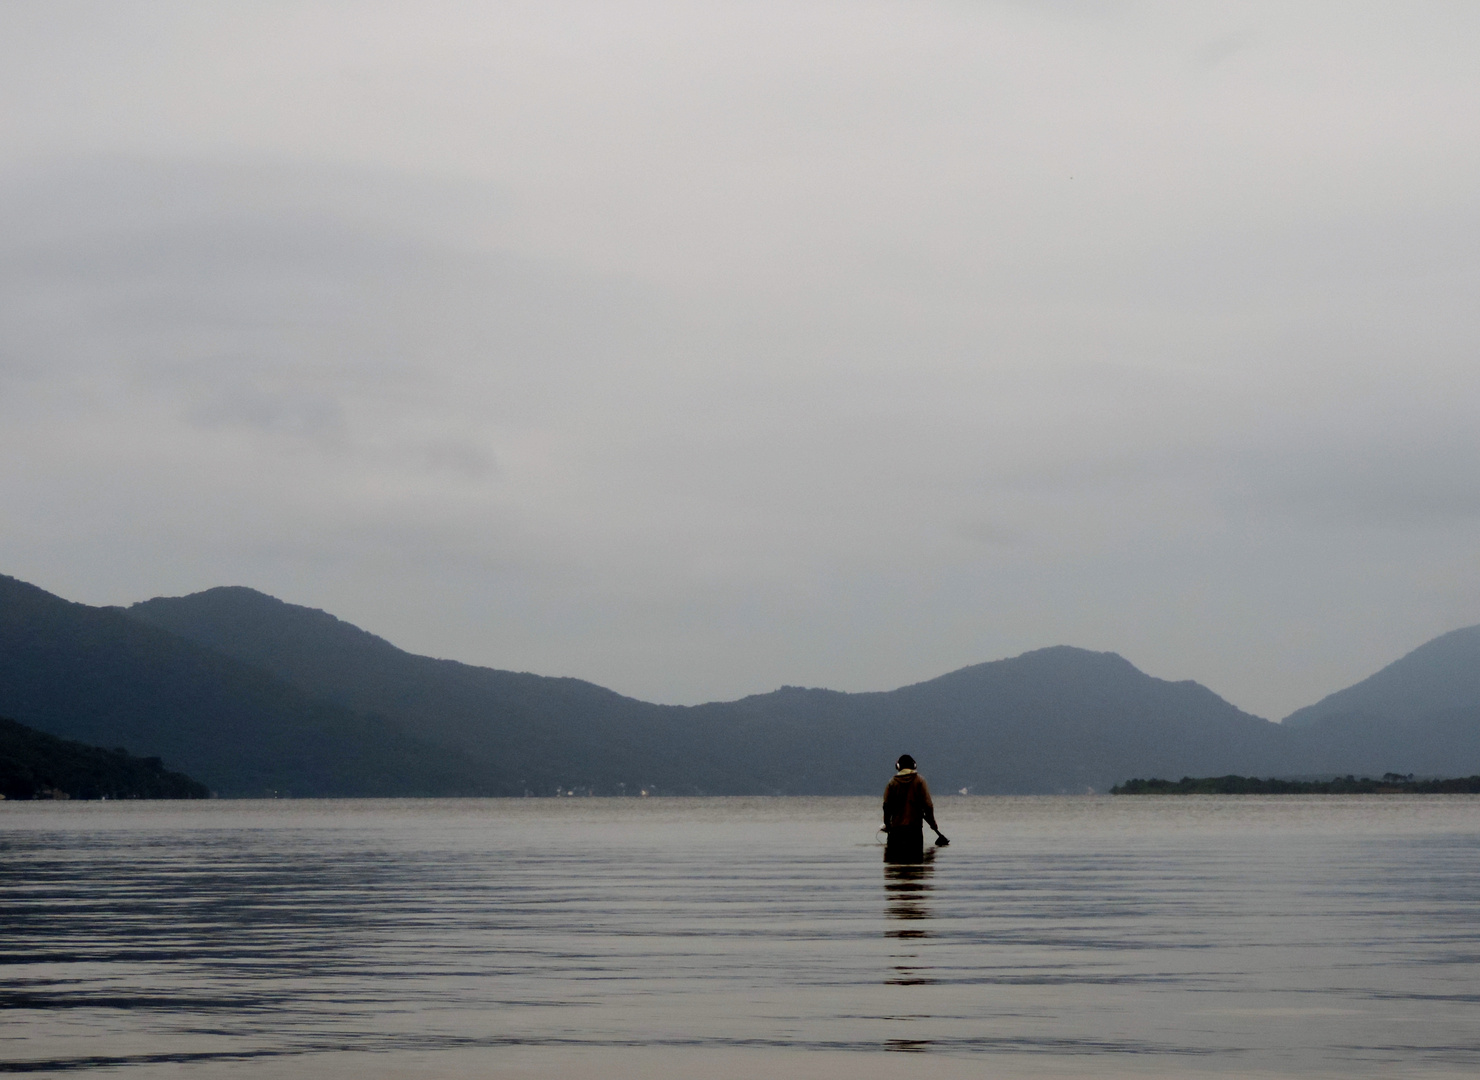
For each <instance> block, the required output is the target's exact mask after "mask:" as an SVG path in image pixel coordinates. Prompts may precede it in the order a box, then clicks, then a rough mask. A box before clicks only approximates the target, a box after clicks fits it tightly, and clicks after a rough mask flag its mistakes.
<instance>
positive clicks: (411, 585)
mask: <svg viewBox="0 0 1480 1080" xmlns="http://www.w3.org/2000/svg"><path fill="white" fill-rule="evenodd" d="M0 31H3V32H0V60H3V64H0V87H3V89H4V97H3V100H4V101H5V102H6V104H5V106H4V107H3V109H0V134H3V138H0V192H3V195H4V197H3V199H0V227H3V229H4V234H5V236H6V237H7V240H8V242H7V243H6V244H5V245H4V247H3V248H0V282H3V288H0V328H3V331H4V334H3V337H0V448H3V464H0V500H3V502H4V505H5V506H6V518H5V528H4V529H3V530H0V573H5V574H10V575H14V576H16V577H18V578H20V579H22V580H24V581H28V582H31V583H34V584H36V585H38V586H40V587H42V588H45V589H47V590H49V591H51V592H54V593H57V594H58V595H61V596H63V597H65V598H67V599H69V600H76V601H81V602H84V603H90V604H128V603H133V602H135V601H139V600H145V599H148V598H150V597H154V596H161V595H180V594H184V593H189V592H195V591H199V590H201V589H205V588H210V587H213V586H217V585H231V584H240V585H248V586H250V587H253V588H256V589H260V590H261V591H263V592H267V593H270V594H272V595H274V596H277V597H279V598H280V599H283V600H286V601H288V602H290V603H296V604H304V605H307V606H311V607H317V608H322V609H324V610H327V611H329V612H331V613H333V614H335V615H337V616H338V617H340V618H342V619H345V620H347V621H349V622H352V623H354V624H356V625H358V626H360V627H362V628H364V629H366V630H369V631H371V632H372V633H375V634H378V635H380V636H382V637H385V638H387V639H388V640H390V641H392V642H393V643H394V644H396V645H397V646H399V647H401V648H404V649H407V650H409V651H412V652H417V653H423V654H430V655H437V656H444V657H449V658H453V659H457V660H462V661H465V662H468V663H474V664H480V665H486V666H491V667H498V668H505V669H515V670H529V671H534V672H538V673H540V674H547V675H571V676H576V677H579V678H583V679H588V680H590V681H592V682H596V683H599V684H601V685H604V686H607V687H610V688H612V689H614V690H617V691H619V692H621V693H624V694H629V695H632V696H634V697H639V698H643V699H645V700H649V701H659V702H669V703H693V702H698V701H705V700H721V699H732V698H737V697H741V696H744V695H745V694H749V693H758V692H766V691H769V690H772V689H775V688H776V687H778V686H780V685H783V684H791V685H806V686H826V687H829V688H831V689H836V690H849V691H857V690H886V689H892V688H894V687H897V686H901V685H906V684H909V683H913V682H918V681H921V680H924V679H929V678H933V677H935V676H937V675H940V674H942V673H945V672H947V671H950V670H953V669H956V668H960V667H963V666H966V665H969V664H975V663H980V662H983V661H986V660H993V659H999V658H1003V657H1008V656H1014V655H1018V654H1020V653H1022V652H1025V651H1028V650H1031V649H1035V648H1041V647H1046V646H1052V645H1060V644H1065V645H1073V646H1076V647H1080V648H1086V649H1094V650H1097V651H1113V652H1116V653H1119V654H1120V655H1122V656H1124V657H1126V658H1127V659H1128V660H1130V661H1131V662H1132V663H1134V664H1135V665H1136V666H1137V667H1139V668H1141V669H1142V670H1143V671H1146V672H1147V673H1148V674H1151V675H1154V676H1156V677H1158V678H1163V679H1171V680H1180V679H1194V680H1196V681H1198V682H1200V683H1203V684H1204V685H1206V686H1208V687H1210V688H1211V689H1213V690H1214V691H1215V692H1217V693H1218V694H1220V695H1221V696H1223V697H1224V698H1226V699H1227V700H1229V701H1230V702H1232V703H1233V704H1235V705H1237V706H1238V707H1240V708H1242V709H1245V710H1247V711H1249V712H1252V713H1255V714H1257V715H1261V716H1265V717H1268V718H1270V719H1279V718H1280V717H1282V716H1284V715H1286V714H1288V713H1289V712H1291V711H1292V710H1294V709H1296V708H1299V707H1301V706H1304V705H1308V704H1311V703H1312V702H1314V701H1316V700H1318V699H1319V698H1321V697H1323V696H1324V695H1326V694H1328V693H1330V692H1332V691H1335V690H1337V689H1340V688H1342V687H1345V686H1347V685H1349V684H1351V683H1353V682H1356V681H1358V680H1360V679H1362V678H1365V677H1366V676H1367V675H1370V674H1372V673H1373V672H1374V671H1376V670H1377V669H1378V668H1380V667H1382V666H1384V665H1386V664H1388V663H1390V662H1391V661H1393V660H1395V659H1397V658H1398V657H1400V656H1402V655H1403V654H1405V653H1407V652H1409V651H1410V650H1412V649H1413V648H1416V647H1417V646H1418V645H1420V644H1422V643H1424V642H1425V641H1428V640H1430V639H1432V638H1433V637H1436V636H1438V635H1439V634H1442V633H1445V632H1447V631H1449V630H1453V629H1456V628H1459V627H1464V626H1469V625H1474V624H1476V623H1480V560H1477V559H1476V558H1475V552H1476V550H1477V541H1480V444H1477V440H1476V439H1475V437H1474V432H1475V431H1476V430H1477V429H1480V364H1477V363H1476V362H1475V345H1476V342H1477V340H1480V334H1477V331H1480V306H1477V305H1476V303H1475V300H1474V297H1475V296H1476V295H1480V246H1477V244H1476V243H1475V237H1476V230H1477V226H1480V194H1477V192H1480V147H1477V144H1476V140H1475V138H1474V131H1475V130H1476V123H1477V120H1480V115H1477V114H1480V69H1477V68H1476V67H1475V65H1474V63H1473V56H1472V54H1473V45H1474V42H1475V41H1476V39H1477V32H1480V9H1476V8H1474V7H1473V6H1472V5H1464V4H1459V3H1434V4H1428V5H1423V6H1422V7H1418V8H1405V9H1401V10H1400V9H1396V8H1387V7H1353V6H1352V5H1349V4H1335V3H1312V4H1307V5H1301V6H1299V7H1297V8H1293V9H1291V8H1289V7H1287V6H1284V5H1277V4H1273V3H1254V4H1248V5H1240V6H1239V7H1237V8H1228V7H1226V6H1223V5H1211V4H1192V5H1171V4H1163V3H1118V4H1117V3H1107V4H1103V5H1088V4H1079V3H1073V4H1063V5H1056V6H1052V7H1047V6H1035V5H1028V4H1022V3H1018V2H1007V0H1004V2H999V3H983V4H978V5H970V6H968V5H962V4H953V3H925V4H904V3H859V4H850V5H842V4H833V3H787V4H780V3H747V4H724V3H718V4H709V5H682V4H672V3H662V2H654V3H619V4H594V3H579V2H556V3H549V4H538V5H536V4H522V3H508V4H498V5H492V6H489V5H477V4H465V3H447V4H442V5H437V6H435V7H429V8H417V9H407V8H406V7H404V6H402V5H395V4H384V3H367V4H355V5H348V4H340V3H306V2H305V3H292V2H288V3H281V4H275V5H270V6H262V7H251V8H237V7H233V6H230V5H223V4H217V3H190V4H184V3H151V4H141V3H135V2H116V3H101V2H79V3H66V2H63V3H45V4H42V3H34V2H17V3H12V4H8V5H6V6H5V7H4V8H3V9H0Z"/></svg>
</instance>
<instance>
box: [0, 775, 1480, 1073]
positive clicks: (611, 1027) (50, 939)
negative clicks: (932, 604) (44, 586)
mask: <svg viewBox="0 0 1480 1080" xmlns="http://www.w3.org/2000/svg"><path fill="white" fill-rule="evenodd" d="M875 814H876V800H873V799H699V800H679V799H652V800H634V799H628V800H603V799H568V800H548V799H540V800H502V801H501V800H469V801H405V802H399V801H366V802H266V803H264V802H245V803H244V802H210V803H194V804H190V803H173V804H171V803H153V804H147V803H146V804H132V805H130V804H116V803H114V804H106V803H105V804H65V803H63V804H35V803H33V804H21V803H9V804H0V919H3V924H0V925H3V935H0V958H3V966H0V1003H3V1006H4V1011H3V1012H0V1072H31V1073H40V1074H42V1075H46V1074H62V1073H104V1074H118V1075H134V1076H141V1077H142V1076H150V1077H152V1076H166V1077H170V1076H191V1077H194V1076H201V1077H237V1076H241V1077H252V1078H258V1077H289V1076H294V1077H296V1076H323V1077H331V1078H333V1077H353V1078H354V1080H370V1078H379V1077H416V1078H463V1077H468V1078H472V1077H480V1078H482V1077H495V1078H497V1077H507V1078H516V1077H520V1078H522V1077H529V1078H538V1077H555V1076H560V1077H592V1078H595V1077H629V1076H630V1077H638V1076H642V1077H680V1076H684V1077H687V1076H714V1077H732V1076H733V1077H742V1076H744V1077H751V1076H755V1075H760V1074H765V1075H778V1076H788V1077H818V1078H831V1077H856V1076H862V1077H871V1076H880V1077H882V1076H886V1075H888V1076H897V1075H900V1074H901V1073H902V1072H909V1073H913V1072H917V1071H919V1072H920V1074H921V1075H930V1076H940V1077H957V1076H961V1077H965V1076H971V1077H998V1078H1004V1077H1005V1078H1011V1077H1019V1076H1032V1077H1037V1076H1201V1075H1217V1074H1226V1075H1240V1076H1249V1075H1268V1076H1297V1075H1299V1076H1310V1075H1329V1076H1392V1075H1404V1076H1448V1075H1453V1076H1471V1075H1474V1074H1476V1073H1480V964H1477V961H1480V800H1477V799H1474V798H1467V797H1434V798H1413V797H1405V798H1383V797H1353V798H1331V797H1327V798H1183V799H1124V798H1123V799H1110V798H1094V797H1083V798H1066V799H1051V798H1044V799H1030V798H1018V799H1011V798H1002V799H994V798H952V799H943V800H941V805H940V819H941V823H942V825H943V826H944V827H945V829H946V831H947V832H948V833H949V834H950V835H951V838H952V841H953V843H952V845H951V847H949V848H947V849H943V850H941V851H940V852H939V853H938V857H937V858H935V860H934V861H933V862H932V863H930V864H927V865H925V866H922V867H916V868H906V869H905V870H903V871H899V872H895V873H889V872H886V868H885V867H884V866H883V865H882V849H881V848H880V847H879V846H877V845H876V843H875V839H874V832H873V828H874V818H875Z"/></svg>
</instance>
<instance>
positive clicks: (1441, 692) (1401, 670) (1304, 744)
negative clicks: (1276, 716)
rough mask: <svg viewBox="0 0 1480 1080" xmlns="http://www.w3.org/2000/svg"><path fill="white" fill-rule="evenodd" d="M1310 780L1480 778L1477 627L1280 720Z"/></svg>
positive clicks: (1445, 638) (1438, 641)
mask: <svg viewBox="0 0 1480 1080" xmlns="http://www.w3.org/2000/svg"><path fill="white" fill-rule="evenodd" d="M1284 726H1286V727H1288V728H1289V729H1290V733H1291V736H1292V749H1291V752H1292V755H1294V759H1295V760H1298V761H1299V762H1301V767H1302V769H1303V771H1306V772H1310V773H1347V772H1351V773H1362V772H1370V773H1373V774H1377V773H1381V772H1387V771H1392V772H1399V773H1409V772H1413V773H1418V774H1420V775H1426V776H1453V775H1456V774H1458V773H1466V772H1473V771H1477V770H1480V626H1471V627H1468V628H1466V629H1463V630H1455V631H1453V632H1451V633H1448V634H1444V635H1442V636H1441V637H1437V638H1435V639H1434V640H1432V641H1430V642H1428V643H1427V644H1424V645H1421V646H1419V647H1418V648H1417V649H1414V650H1413V651H1412V652H1411V653H1409V654H1408V655H1407V656H1404V657H1403V658H1402V659H1400V660H1396V661H1394V662H1393V663H1391V664H1389V665H1388V666H1387V667H1385V668H1383V669H1382V670H1381V671H1379V672H1377V673H1376V674H1375V675H1372V676H1370V677H1369V678H1366V679H1363V680H1362V681H1361V682H1359V683H1357V684H1356V685H1354V686H1349V687H1347V688H1346V689H1345V690H1340V691H1337V692H1336V693H1334V694H1330V695H1328V696H1327V697H1325V698H1322V699H1321V700H1320V701H1318V702H1316V703H1315V704H1314V705H1310V706H1307V707H1306V708H1304V709H1299V710H1297V711H1296V712H1293V713H1291V714H1290V715H1289V716H1287V717H1286V718H1285V720H1284Z"/></svg>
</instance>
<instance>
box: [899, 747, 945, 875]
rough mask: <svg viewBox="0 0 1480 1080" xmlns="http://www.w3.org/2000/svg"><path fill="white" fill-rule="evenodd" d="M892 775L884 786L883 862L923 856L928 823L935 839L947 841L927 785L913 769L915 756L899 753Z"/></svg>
mask: <svg viewBox="0 0 1480 1080" xmlns="http://www.w3.org/2000/svg"><path fill="white" fill-rule="evenodd" d="M894 768H895V769H896V770H897V771H896V772H895V774H894V779H892V780H890V781H889V786H888V787H886V788H885V789H884V832H885V833H886V834H888V837H889V839H888V841H887V842H886V843H885V845H884V860H885V861H886V862H918V861H919V860H920V859H922V858H924V857H925V830H924V829H923V828H922V827H921V826H922V825H929V826H930V828H931V829H932V830H934V832H935V835H936V837H937V839H936V843H938V844H941V845H942V846H944V845H945V844H948V843H950V841H949V840H947V839H946V838H945V836H943V835H942V834H941V831H940V827H939V826H938V825H936V824H935V804H934V803H933V802H931V801H930V788H929V787H928V786H927V785H926V783H925V778H924V777H923V776H921V775H920V774H919V772H918V771H916V769H915V759H914V758H912V757H910V755H908V754H901V755H900V756H899V760H898V761H896V762H895V763H894Z"/></svg>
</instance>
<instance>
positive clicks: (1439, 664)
mask: <svg viewBox="0 0 1480 1080" xmlns="http://www.w3.org/2000/svg"><path fill="white" fill-rule="evenodd" d="M1476 705H1480V626H1471V627H1467V628H1465V629H1463V630H1454V631H1451V632H1450V633H1448V634H1443V635H1441V636H1440V637H1436V638H1435V639H1434V640H1433V641H1430V642H1428V643H1427V644H1425V645H1420V646H1419V647H1418V648H1416V649H1414V650H1413V651H1412V652H1411V653H1409V654H1408V655H1407V656H1404V657H1403V658H1402V659H1400V660H1395V661H1394V662H1393V663H1391V664H1389V665H1388V666H1387V667H1385V668H1383V669H1382V670H1381V671H1379V672H1378V673H1377V674H1375V675H1372V676H1369V677H1368V678H1365V679H1363V680H1362V681H1361V682H1359V683H1357V684H1356V685H1354V686H1348V687H1347V688H1346V689H1345V690H1338V691H1337V692H1336V693H1334V694H1329V695H1327V696H1326V697H1324V698H1322V699H1321V700H1320V701H1318V702H1316V703H1315V704H1314V705H1307V706H1306V707H1305V708H1303V709H1297V710H1295V711H1294V712H1292V713H1291V714H1290V715H1289V716H1287V717H1285V719H1284V721H1283V722H1284V724H1285V725H1286V726H1288V727H1291V728H1295V727H1303V726H1306V725H1309V724H1314V723H1316V722H1318V721H1320V720H1324V719H1329V718H1331V717H1340V716H1354V715H1365V716H1370V717H1380V718H1385V719H1391V720H1403V719H1411V718H1413V717H1418V716H1426V715H1430V714H1433V713H1439V712H1446V711H1450V710H1454V709H1469V708H1474V707H1475V706H1476Z"/></svg>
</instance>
